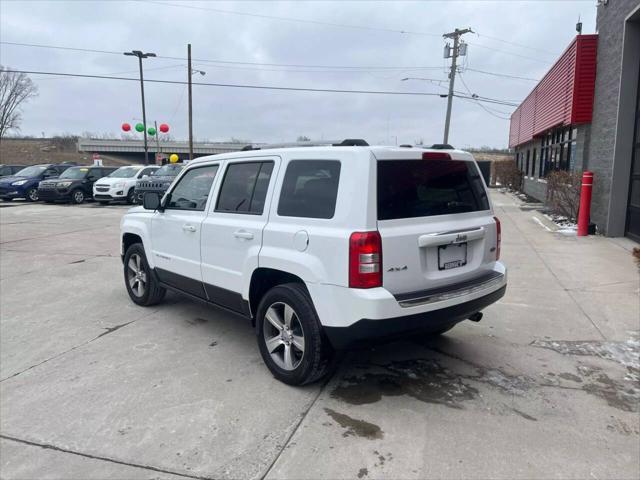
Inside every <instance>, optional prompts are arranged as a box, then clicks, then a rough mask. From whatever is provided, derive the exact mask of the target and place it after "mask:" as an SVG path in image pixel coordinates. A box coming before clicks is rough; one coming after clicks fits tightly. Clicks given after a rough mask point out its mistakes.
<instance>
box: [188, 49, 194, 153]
mask: <svg viewBox="0 0 640 480" xmlns="http://www.w3.org/2000/svg"><path fill="white" fill-rule="evenodd" d="M187 63H188V65H187V70H188V71H189V160H193V104H192V101H193V97H192V95H191V77H192V76H193V70H192V69H191V44H190V43H189V44H187Z"/></svg>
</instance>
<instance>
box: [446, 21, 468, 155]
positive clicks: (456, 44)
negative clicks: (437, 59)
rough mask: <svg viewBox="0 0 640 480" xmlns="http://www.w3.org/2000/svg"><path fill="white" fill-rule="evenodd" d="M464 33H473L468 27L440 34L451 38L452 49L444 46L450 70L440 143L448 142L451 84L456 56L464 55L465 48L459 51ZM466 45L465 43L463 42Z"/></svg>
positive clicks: (453, 79)
mask: <svg viewBox="0 0 640 480" xmlns="http://www.w3.org/2000/svg"><path fill="white" fill-rule="evenodd" d="M465 33H473V30H471V29H470V28H465V29H462V30H460V29H458V28H456V29H455V31H453V32H450V33H445V34H444V35H442V36H443V37H444V38H453V49H451V48H450V47H449V44H447V46H446V47H445V53H444V58H449V57H451V71H450V72H449V96H448V97H447V116H446V118H445V121H444V139H443V141H442V143H444V144H447V143H449V125H450V124H451V107H452V106H453V86H454V84H455V81H456V69H457V67H458V62H457V60H458V56H459V55H466V48H465V51H464V52H460V37H461V36H462V35H464V34H465ZM464 45H465V47H466V44H464Z"/></svg>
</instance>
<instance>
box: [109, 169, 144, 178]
mask: <svg viewBox="0 0 640 480" xmlns="http://www.w3.org/2000/svg"><path fill="white" fill-rule="evenodd" d="M139 171H140V168H139V167H120V168H118V169H117V170H114V171H113V172H111V173H110V174H109V175H108V176H109V177H110V178H131V177H133V176H134V175H135V174H136V173H138V172H139Z"/></svg>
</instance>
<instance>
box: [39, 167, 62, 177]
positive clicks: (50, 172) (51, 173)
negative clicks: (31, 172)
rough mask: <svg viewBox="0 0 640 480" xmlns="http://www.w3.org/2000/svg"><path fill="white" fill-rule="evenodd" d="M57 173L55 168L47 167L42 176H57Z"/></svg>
mask: <svg viewBox="0 0 640 480" xmlns="http://www.w3.org/2000/svg"><path fill="white" fill-rule="evenodd" d="M58 175H60V174H59V173H58V171H57V170H56V169H55V168H47V169H46V170H45V171H44V173H43V176H44V177H57V176H58Z"/></svg>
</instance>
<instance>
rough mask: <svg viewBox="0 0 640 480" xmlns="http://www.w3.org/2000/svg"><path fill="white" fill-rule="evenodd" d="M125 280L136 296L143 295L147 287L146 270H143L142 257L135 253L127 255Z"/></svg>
mask: <svg viewBox="0 0 640 480" xmlns="http://www.w3.org/2000/svg"><path fill="white" fill-rule="evenodd" d="M127 280H128V282H129V287H131V291H132V292H133V294H134V295H135V296H136V297H138V298H141V297H142V296H144V292H145V291H146V288H147V272H145V271H144V267H143V265H142V257H141V256H140V255H139V254H137V253H134V254H133V255H131V256H130V257H129V263H127Z"/></svg>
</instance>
